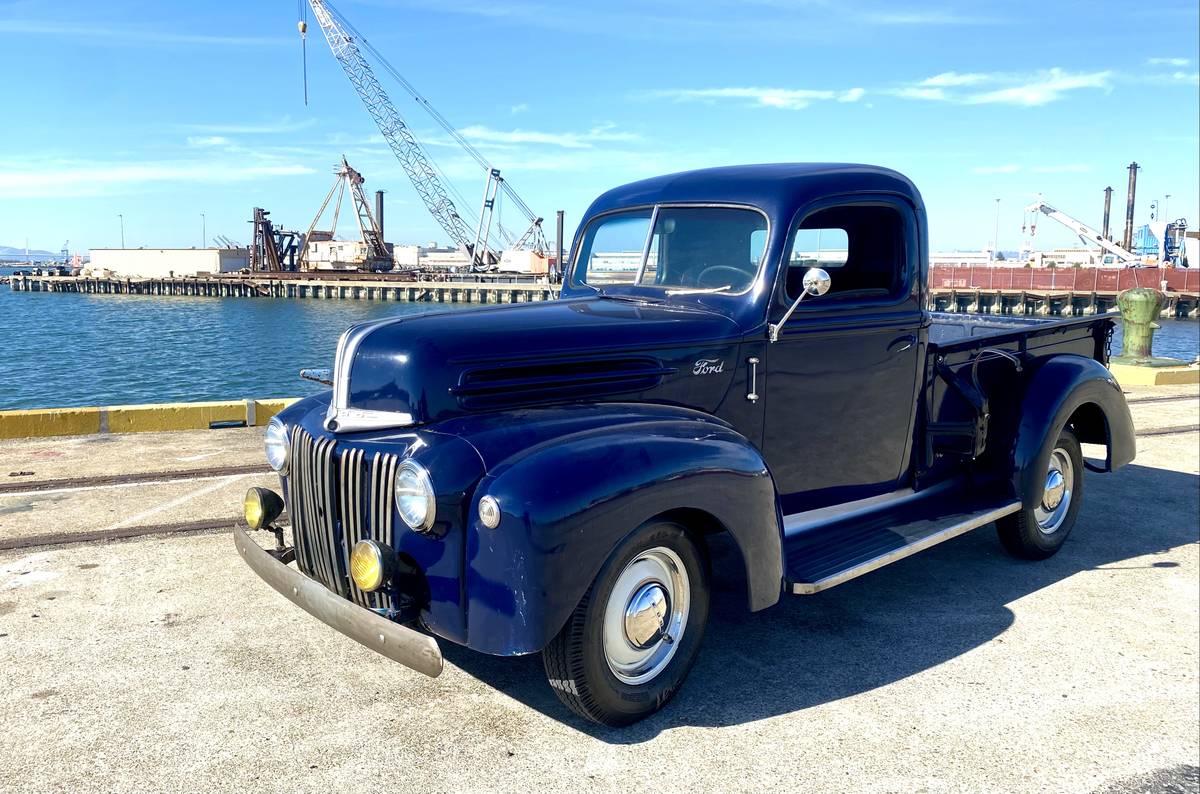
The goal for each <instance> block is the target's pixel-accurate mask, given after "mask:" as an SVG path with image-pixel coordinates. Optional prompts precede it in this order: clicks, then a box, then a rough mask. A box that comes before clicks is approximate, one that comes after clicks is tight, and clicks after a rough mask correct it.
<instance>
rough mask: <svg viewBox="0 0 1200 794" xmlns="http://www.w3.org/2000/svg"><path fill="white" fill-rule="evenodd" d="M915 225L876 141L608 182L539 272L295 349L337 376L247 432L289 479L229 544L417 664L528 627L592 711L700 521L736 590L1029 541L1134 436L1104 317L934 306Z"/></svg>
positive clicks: (696, 610)
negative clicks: (308, 349) (944, 548)
mask: <svg viewBox="0 0 1200 794" xmlns="http://www.w3.org/2000/svg"><path fill="white" fill-rule="evenodd" d="M927 239H928V238H927V236H926V216H925V209H924V206H923V204H922V201H921V196H920V194H919V193H918V192H917V189H916V188H915V187H914V186H913V184H912V183H911V182H910V181H909V180H908V179H906V178H905V177H903V176H901V175H900V174H898V173H896V172H894V171H890V170H887V169H882V168H877V167H870V166H862V165H831V164H800V165H759V166H744V167H730V168H717V169H709V170H702V171H694V172H689V173H683V174H675V175H670V176H664V177H659V178H655V179H648V180H645V181H641V182H636V183H634V184H630V185H626V186H624V187H619V188H616V189H614V190H611V191H609V192H607V193H605V194H604V195H602V196H600V198H598V199H597V200H596V201H595V202H594V203H593V204H592V206H591V208H590V209H589V210H588V211H587V213H586V215H585V217H584V219H583V222H582V224H581V225H580V230H579V232H578V234H577V237H576V239H575V242H574V245H573V247H572V251H573V256H572V257H571V262H570V267H569V268H568V270H567V272H566V274H565V278H564V283H563V289H562V297H561V299H560V300H555V301H548V302H543V303H525V304H515V305H505V306H492V307H481V308H477V309H473V310H458V311H452V312H443V313H434V314H426V315H419V316H408V317H404V318H397V319H391V320H382V321H377V322H370V323H364V324H361V325H356V326H354V327H352V328H350V329H349V330H348V331H346V333H345V334H343V336H342V337H341V340H340V342H339V344H338V348H337V354H336V360H335V362H334V366H333V368H332V370H327V371H325V372H326V374H325V375H322V374H320V373H319V372H318V373H316V374H313V373H308V374H309V377H313V378H315V379H318V380H323V381H326V382H328V383H329V384H330V385H331V386H332V389H331V390H330V391H327V392H325V393H323V394H320V395H317V396H313V397H309V398H307V399H304V400H301V401H300V402H298V403H296V404H295V405H293V406H291V407H290V408H288V409H287V410H286V411H284V412H283V413H281V414H280V415H279V416H277V417H276V418H274V419H273V420H272V421H271V424H270V426H269V427H268V428H267V431H266V454H267V459H268V460H269V462H270V464H271V466H272V467H274V468H275V469H276V470H277V471H278V472H279V474H280V479H281V484H282V492H283V493H282V495H277V494H275V493H274V492H272V491H270V490H267V489H252V490H251V491H250V492H249V493H248V494H247V497H246V503H245V513H246V521H247V524H248V525H249V527H250V528H251V529H264V528H265V529H270V530H272V531H273V532H275V535H276V540H275V543H274V544H270V543H268V544H266V546H263V545H260V544H257V543H255V542H254V541H252V540H251V539H250V538H249V536H248V534H247V533H246V532H245V531H243V530H240V529H239V530H237V531H235V539H236V545H237V549H238V551H239V552H240V554H241V555H242V556H243V558H244V559H245V561H246V562H247V563H248V564H249V565H250V567H251V568H253V569H254V570H255V571H256V572H257V573H258V574H259V576H261V577H262V578H263V579H265V580H266V581H267V582H268V583H269V584H270V585H271V586H273V587H274V588H275V589H277V590H278V591H279V592H280V593H282V594H283V595H285V596H286V597H287V598H289V599H291V600H292V601H294V602H295V603H296V604H298V605H299V606H300V607H301V608H303V609H305V610H307V611H308V612H310V613H312V614H313V615H315V616H316V617H318V618H319V619H321V620H322V621H324V622H326V623H328V624H329V625H330V626H332V627H334V628H336V629H338V630H339V631H342V632H344V633H345V634H347V635H349V636H350V637H352V638H354V639H355V640H357V641H359V642H361V643H363V644H364V645H366V646H368V647H370V648H373V649H374V650H376V651H378V652H380V653H382V654H384V655H385V656H388V657H390V658H391V659H394V660H396V661H398V662H401V663H402V664H404V665H407V666H409V667H411V668H413V669H415V670H419V671H421V672H423V673H425V674H427V675H431V676H433V675H437V674H438V673H439V672H440V671H441V669H442V654H441V650H440V646H439V644H438V640H437V639H436V638H441V639H442V640H444V641H448V642H452V643H458V644H460V645H464V646H466V647H468V648H471V649H474V650H476V651H479V652H482V653H487V654H497V655H516V654H529V653H535V652H541V653H542V655H543V659H544V664H545V670H546V675H547V677H548V678H549V681H550V685H551V686H552V687H553V688H554V690H555V692H556V693H557V694H558V696H559V697H560V698H561V699H562V700H563V702H564V703H565V704H566V705H567V706H568V707H570V708H571V709H572V710H574V711H575V712H577V713H578V714H580V715H582V716H583V717H586V718H588V719H591V720H594V721H596V722H599V723H603V724H607V725H624V724H629V723H631V722H634V721H636V720H638V719H640V718H643V717H645V716H646V715H648V714H651V713H653V712H654V711H656V710H658V709H660V708H661V707H662V706H663V705H664V704H665V703H666V702H667V701H668V700H669V699H670V698H671V696H672V695H673V694H674V693H675V692H676V691H677V689H678V688H679V686H680V685H681V684H682V682H683V680H684V678H685V677H686V676H687V674H688V670H689V668H690V667H691V665H692V663H693V661H694V660H695V658H696V655H697V652H698V650H699V648H700V642H701V638H702V637H703V635H704V630H705V623H706V620H707V617H708V612H709V603H710V598H711V595H710V577H711V576H712V575H713V571H712V570H711V562H710V560H711V556H710V553H709V548H710V543H711V542H712V541H713V539H714V538H715V537H717V536H724V537H726V538H727V539H728V540H729V541H731V544H730V545H732V546H733V547H735V548H736V550H737V554H732V555H726V556H725V557H723V558H724V559H734V560H736V564H738V565H740V566H741V570H738V571H735V572H734V573H735V574H736V576H737V578H738V579H742V578H744V580H745V582H746V590H747V592H746V601H747V605H748V608H749V609H750V610H762V609H766V608H767V607H770V606H771V605H773V604H775V603H776V602H777V601H778V600H779V599H780V597H781V595H783V594H792V593H795V594H811V593H818V592H821V591H823V590H825V589H827V588H830V587H833V586H834V585H837V584H840V583H842V582H845V581H847V580H849V579H852V578H854V577H856V576H859V575H861V574H864V573H868V572H870V571H873V570H876V569H878V568H880V567H881V566H884V565H886V564H888V563H890V562H894V561H896V560H899V559H902V558H904V557H907V556H909V555H911V554H914V553H915V552H918V551H920V550H922V549H925V548H928V547H930V546H932V545H934V544H936V543H940V542H942V541H945V540H948V539H950V538H953V537H955V536H957V535H959V534H961V533H963V532H966V531H968V530H971V529H974V528H976V527H981V526H984V525H987V524H991V523H993V522H994V523H995V524H996V528H997V530H998V532H999V536H1000V542H1001V543H1002V544H1003V546H1004V547H1005V548H1006V549H1008V550H1009V551H1010V552H1012V553H1013V554H1015V555H1017V556H1018V557H1023V558H1027V559H1042V558H1045V557H1049V556H1050V555H1052V554H1054V553H1055V552H1056V551H1057V550H1058V549H1059V548H1060V547H1061V546H1062V544H1063V541H1064V540H1065V539H1066V537H1067V535H1068V533H1069V532H1070V531H1071V528H1072V526H1073V525H1074V523H1075V519H1076V516H1077V515H1078V513H1079V507H1080V503H1081V500H1082V496H1083V482H1084V481H1083V470H1084V468H1085V467H1086V468H1089V469H1093V470H1099V471H1112V470H1114V469H1117V468H1118V467H1120V466H1122V465H1124V464H1125V463H1128V462H1129V461H1130V460H1132V459H1133V456H1134V434H1133V428H1132V425H1131V422H1130V417H1129V411H1128V408H1127V406H1126V404H1125V400H1124V397H1123V395H1122V392H1121V389H1120V387H1119V386H1118V385H1117V382H1116V381H1115V380H1114V379H1113V376H1112V375H1111V374H1110V373H1109V371H1108V369H1107V368H1106V367H1105V364H1106V362H1107V359H1108V346H1109V340H1110V335H1111V332H1112V329H1113V320H1112V318H1111V317H1107V316H1101V317H1085V318H1069V319H1063V320H1055V319H1047V320H1032V319H1030V320H1026V319H1023V318H994V319H990V318H982V317H980V318H972V317H965V316H962V315H937V314H932V313H931V312H930V311H929V310H928V309H927V308H926V307H927V300H926V298H927V295H926V271H927V260H928V257H927V253H928V242H927ZM1081 443H1084V444H1095V445H1100V446H1102V447H1103V450H1101V449H1100V448H1099V447H1097V449H1096V451H1095V453H1094V455H1093V458H1094V459H1092V460H1085V459H1084V458H1083V457H1082V454H1081V449H1080V444H1081ZM1100 456H1102V457H1103V459H1101V457H1100ZM285 505H286V511H287V512H286V515H287V517H288V519H289V521H290V533H289V532H285V530H284V529H283V528H281V527H280V526H277V525H276V524H277V522H278V521H279V520H280V516H281V515H282V514H283V511H284V509H285ZM272 545H273V546H274V548H271V546H272ZM292 563H294V567H293V565H292ZM720 573H722V574H724V573H727V572H720ZM731 674H732V673H731Z"/></svg>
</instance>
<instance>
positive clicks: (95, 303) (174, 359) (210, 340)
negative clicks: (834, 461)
mask: <svg viewBox="0 0 1200 794" xmlns="http://www.w3.org/2000/svg"><path fill="white" fill-rule="evenodd" d="M11 272H12V269H11V268H8V269H5V268H0V276H4V275H8V274H9V273H11ZM464 310H469V307H467V306H463V305H460V304H450V303H446V304H441V303H400V302H386V303H385V302H379V301H360V300H345V301H336V300H333V301H329V300H272V299H264V298H190V297H189V298H184V297H151V296H124V295H86V294H77V293H76V294H73V293H64V294H53V293H41V292H12V291H11V290H9V289H8V287H7V286H6V285H0V328H3V330H4V342H5V344H4V351H3V355H2V356H0V409H12V408H49V407H63V406H85V405H119V404H127V403H152V402H192V401H199V400H237V399H244V398H266V397H290V396H298V395H305V394H311V393H313V392H315V391H318V390H320V389H321V388H322V387H321V386H320V385H318V384H315V383H310V382H308V381H302V380H300V379H299V378H298V376H297V373H298V372H299V370H300V369H301V368H302V367H319V366H331V365H332V363H333V354H334V348H335V346H336V345H337V339H338V336H339V335H340V334H341V332H342V331H343V330H344V329H345V328H346V326H348V325H350V324H352V323H355V322H360V321H363V320H373V319H378V318H383V317H400V316H405V315H411V314H419V313H425V312H431V311H464ZM1160 324H1161V326H1162V328H1161V330H1159V331H1158V332H1157V333H1156V334H1155V342H1154V352H1155V353H1156V354H1157V355H1161V356H1173V357H1176V358H1181V359H1185V360H1188V361H1191V360H1194V359H1195V358H1196V356H1197V355H1198V354H1200V323H1197V322H1196V321H1194V320H1161V321H1160ZM1113 352H1114V353H1117V352H1120V330H1119V329H1118V332H1117V336H1116V338H1115V339H1114V340H1113Z"/></svg>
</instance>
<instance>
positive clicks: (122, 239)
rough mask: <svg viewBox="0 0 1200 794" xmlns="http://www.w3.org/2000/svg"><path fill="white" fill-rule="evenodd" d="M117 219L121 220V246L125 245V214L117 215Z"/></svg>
mask: <svg viewBox="0 0 1200 794" xmlns="http://www.w3.org/2000/svg"><path fill="white" fill-rule="evenodd" d="M117 220H119V221H121V247H122V248H124V247H125V216H124V215H117Z"/></svg>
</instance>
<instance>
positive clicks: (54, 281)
mask: <svg viewBox="0 0 1200 794" xmlns="http://www.w3.org/2000/svg"><path fill="white" fill-rule="evenodd" d="M305 275H306V274H286V275H279V274H259V275H254V276H249V275H242V276H194V277H176V278H92V277H85V276H32V275H23V276H9V277H8V278H7V279H6V280H7V282H8V286H9V288H10V289H12V290H13V291H14V292H58V293H71V292H74V293H84V294H87V295H160V296H168V295H170V296H181V297H206V298H296V299H310V300H369V301H406V302H426V303H528V302H531V301H545V300H553V299H554V298H557V297H558V293H559V290H560V287H559V285H557V284H545V283H536V282H515V281H499V280H495V281H478V282H475V281H402V280H399V279H388V278H376V279H373V278H368V277H363V278H358V279H355V278H345V277H339V278H320V277H316V276H314V277H312V278H306V277H305Z"/></svg>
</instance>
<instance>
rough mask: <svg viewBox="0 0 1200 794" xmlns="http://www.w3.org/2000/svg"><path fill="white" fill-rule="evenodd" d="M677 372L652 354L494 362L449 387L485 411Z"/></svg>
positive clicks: (589, 393)
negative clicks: (639, 356)
mask: <svg viewBox="0 0 1200 794" xmlns="http://www.w3.org/2000/svg"><path fill="white" fill-rule="evenodd" d="M673 372H675V369H674V368H672V367H664V366H663V365H662V364H661V363H660V362H659V361H656V360H655V359H652V358H620V359H582V360H570V361H562V360H559V361H545V362H538V363H537V364H514V365H503V366H491V367H481V368H478V369H468V370H466V371H465V372H463V374H462V376H461V377H460V378H459V381H458V385H457V386H452V387H451V388H450V393H451V394H453V395H454V396H455V397H456V398H457V399H458V404H459V405H461V406H462V407H463V408H465V409H467V410H476V411H482V410H488V409H495V408H512V407H517V406H521V405H536V404H538V403H547V402H557V401H560V400H572V399H579V398H583V397H600V396H608V395H614V394H626V393H630V392H639V391H644V390H646V389H652V388H654V387H655V386H657V385H658V384H659V383H661V382H662V379H663V377H664V376H666V375H669V374H671V373H673Z"/></svg>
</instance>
